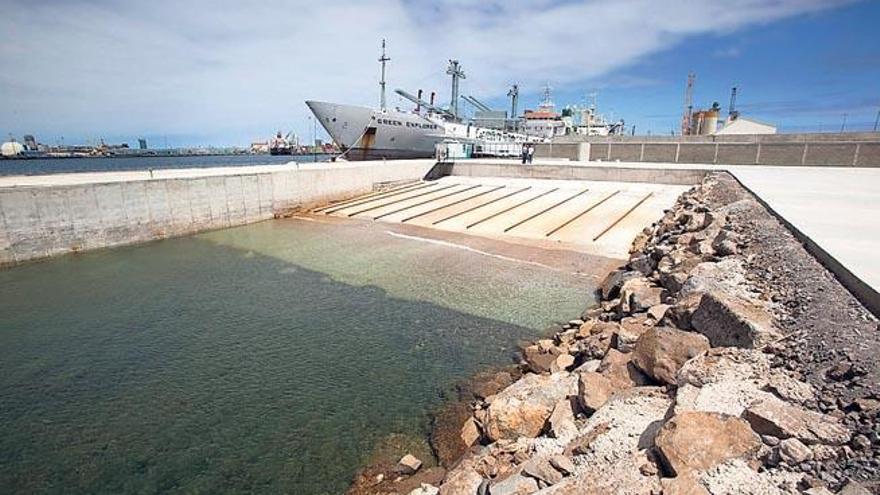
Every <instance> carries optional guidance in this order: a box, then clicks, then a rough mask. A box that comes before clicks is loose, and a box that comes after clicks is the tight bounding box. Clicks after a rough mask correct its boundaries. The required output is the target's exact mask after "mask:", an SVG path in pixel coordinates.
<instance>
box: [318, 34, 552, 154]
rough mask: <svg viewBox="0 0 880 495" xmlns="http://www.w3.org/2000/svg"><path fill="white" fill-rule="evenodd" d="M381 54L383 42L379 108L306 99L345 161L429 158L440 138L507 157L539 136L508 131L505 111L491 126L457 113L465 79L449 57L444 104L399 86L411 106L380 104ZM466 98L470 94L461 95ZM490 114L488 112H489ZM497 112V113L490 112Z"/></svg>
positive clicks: (383, 94) (381, 98) (459, 68)
mask: <svg viewBox="0 0 880 495" xmlns="http://www.w3.org/2000/svg"><path fill="white" fill-rule="evenodd" d="M389 60H390V59H389V58H388V57H387V56H386V55H385V43H384V41H383V42H382V56H381V57H380V58H379V62H380V63H381V64H382V77H381V80H380V82H379V85H380V88H381V97H380V105H379V108H377V109H376V108H369V107H364V106H356V105H346V104H341V103H330V102H324V101H315V100H309V101H306V105H307V106H308V107H309V109H310V110H311V111H312V113H313V114H314V115H315V118H316V120H317V121H318V122H320V123H321V126H322V127H323V128H324V129H325V130H326V131H327V133H328V134H329V135H330V137H331V138H332V139H333V141H334V142H335V143H336V145H337V146H339V148H340V149H341V150H342V155H341V157H342V158H344V159H347V160H376V159H405V158H429V157H433V156H434V155H435V150H436V145H437V144H438V143H442V142H457V143H471V144H473V145H474V147H475V149H478V150H480V152H481V153H482V154H484V155H492V154H498V155H503V156H510V155H511V154H516V152H517V151H516V150H517V149H518V148H519V147H521V145H522V143H525V142H536V141H540V140H542V139H541V138H540V137H536V136H529V135H527V134H524V133H519V132H513V131H511V130H510V129H509V128H508V127H509V126H508V125H507V123H508V120H507V118H506V114H505V113H504V112H500V113H501V114H503V116H501V117H497V116H496V118H495V119H494V124H495V125H493V126H491V127H489V126H481V125H477V124H475V123H474V122H473V121H468V120H466V119H463V118H461V116H460V112H459V108H458V100H459V94H458V89H459V81H460V80H461V79H464V78H465V75H464V71H463V70H462V69H461V65H460V64H459V62H458V61H457V60H450V61H449V67H448V69H447V74H450V75H451V76H452V99H451V102H450V105H449V107H448V108H441V107H440V106H438V105H435V104H434V97H433V93H432V96H431V99H430V101H425V100H423V99H422V97H421V96H422V95H421V91H419V94H418V96H414V95H412V94H410V93H407V92H406V91H404V90H402V89H397V90H395V92H396V93H397V94H398V95H400V96H401V97H403V98H406V99H407V100H409V101H411V102H412V103H413V104H414V105H415V109H414V110H412V111H403V110H400V109H390V108H388V107H387V105H386V103H385V63H386V62H388V61H389ZM463 99H464V100H465V101H472V99H470V98H467V97H463ZM489 113H492V112H489ZM494 113H498V112H494Z"/></svg>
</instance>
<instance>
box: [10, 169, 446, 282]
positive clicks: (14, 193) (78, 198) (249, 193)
mask: <svg viewBox="0 0 880 495" xmlns="http://www.w3.org/2000/svg"><path fill="white" fill-rule="evenodd" d="M433 165H434V162H433V160H407V161H405V162H387V163H386V162H358V163H333V164H330V163H322V164H303V165H296V164H291V165H285V166H280V167H271V170H267V167H253V168H252V170H253V172H249V170H248V169H249V168H248V167H239V168H236V169H234V172H232V173H230V170H232V169H222V168H218V169H200V170H198V171H192V174H191V176H187V174H186V172H188V171H174V175H175V176H174V177H166V178H155V179H152V180H151V179H149V178H148V177H147V178H144V175H143V174H144V173H143V172H134V173H107V174H90V178H91V177H94V179H90V181H89V182H87V183H78V182H79V180H78V178H77V177H76V176H77V175H79V174H63V175H58V176H43V177H38V178H33V177H30V178H22V179H21V181H22V182H26V183H28V184H31V185H28V186H8V185H7V186H6V187H0V266H2V265H8V264H14V263H19V262H23V261H28V260H33V259H39V258H45V257H48V256H55V255H59V254H64V253H69V252H77V251H84V250H89V249H97V248H103V247H110V246H119V245H124V244H133V243H138V242H146V241H151V240H156V239H163V238H166V237H172V236H179V235H185V234H192V233H195V232H200V231H204V230H211V229H218V228H225V227H231V226H235V225H243V224H247V223H252V222H258V221H260V220H266V219H269V218H273V217H274V216H275V215H276V214H277V213H282V212H284V211H286V210H290V209H292V208H295V207H298V206H307V205H311V204H318V203H323V202H327V201H329V200H332V199H339V198H344V197H348V196H354V195H357V194H362V193H365V192H369V191H370V190H372V189H373V187H374V186H375V185H377V184H381V183H385V182H394V181H401V180H415V179H421V178H422V177H423V176H424V175H425V174H426V173H427V172H428V171H429V170H430V169H431V167H432V166H433ZM162 172H163V171H156V175H157V176H161V175H162ZM181 172H183V173H181ZM40 179H42V182H43V184H42V185H35V184H39V183H40V182H41V181H40ZM14 181H15V178H4V180H3V183H4V184H8V183H10V182H14Z"/></svg>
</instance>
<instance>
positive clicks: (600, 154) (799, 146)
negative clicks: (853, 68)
mask: <svg viewBox="0 0 880 495" xmlns="http://www.w3.org/2000/svg"><path fill="white" fill-rule="evenodd" d="M581 144H589V146H590V147H589V152H588V153H587V155H588V156H589V159H590V161H603V162H606V161H621V162H655V163H658V162H662V163H705V164H719V165H795V166H804V165H805V166H827V167H880V142H877V143H873V142H833V141H817V142H794V141H789V142H759V143H737V142H714V143H713V142H678V143H676V142H648V141H645V142H631V141H611V140H608V141H605V142H591V143H581ZM574 145H575V143H560V144H556V143H554V144H553V146H552V147H551V146H549V145H546V144H545V145H541V146H540V147H539V148H537V150H536V154H537V156H538V157H539V158H545V157H546V158H562V159H569V160H574V159H576V158H574V157H573V156H575V155H576V153H572V152H571V150H572V149H575V148H573V146H574ZM538 150H541V153H540V154H538V153H537V151H538Z"/></svg>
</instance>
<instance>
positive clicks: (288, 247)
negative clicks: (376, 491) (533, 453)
mask: <svg viewBox="0 0 880 495" xmlns="http://www.w3.org/2000/svg"><path fill="white" fill-rule="evenodd" d="M334 231H335V232H334ZM328 236H330V237H335V239H336V242H330V240H328ZM354 237H358V238H359V240H356V239H355V238H354ZM354 237H351V238H350V237H349V235H348V234H347V233H345V229H342V230H339V229H329V228H328V227H326V226H321V227H318V226H315V227H313V228H305V227H303V226H302V223H294V222H266V223H262V224H257V225H251V226H246V227H241V228H237V229H231V230H227V231H222V232H214V233H210V234H204V235H201V236H196V237H191V238H183V239H174V240H169V241H163V242H159V243H154V244H150V245H145V246H139V247H132V248H121V249H116V250H108V251H101V252H96V253H88V254H84V255H80V256H68V257H64V258H61V259H57V260H54V261H49V262H44V263H36V264H31V265H27V266H22V267H18V268H15V269H10V270H4V271H0V362H2V363H3V373H2V375H0V486H2V487H3V491H8V492H42V493H95V492H105V493H134V492H138V493H140V492H156V491H185V492H202V493H206V492H220V491H224V492H244V491H259V492H287V493H299V494H323V493H328V494H329V493H339V492H340V491H343V490H344V488H345V487H346V486H347V482H348V480H349V479H350V477H351V475H352V473H353V471H354V470H355V469H356V468H357V467H358V465H359V464H360V463H361V462H363V460H364V459H365V458H366V457H367V456H368V455H369V453H370V451H371V449H372V447H373V445H375V444H376V442H377V441H378V440H379V439H381V438H382V437H384V436H386V435H388V434H389V433H403V434H408V435H421V434H424V432H425V428H426V427H427V413H428V411H429V410H430V408H431V407H433V406H434V405H436V404H437V401H438V394H439V392H440V391H442V390H443V389H444V388H446V387H448V386H449V385H450V384H451V383H452V382H453V381H455V380H456V379H459V378H462V377H464V376H466V375H469V374H471V373H472V372H473V371H475V370H476V369H479V368H481V367H485V366H489V365H493V364H499V363H505V362H507V361H508V360H509V358H510V355H511V353H512V351H513V348H514V345H515V342H516V341H517V340H518V339H520V338H526V337H529V336H534V335H535V334H536V333H537V332H536V329H538V328H540V327H541V326H542V325H543V324H544V323H546V322H547V321H550V320H552V319H554V318H565V317H568V316H570V314H571V310H572V308H576V309H580V308H581V305H582V304H583V294H584V292H583V291H584V288H583V287H582V285H583V283H584V282H583V279H582V278H578V277H568V278H567V277H565V276H561V275H560V274H559V273H557V272H550V271H546V270H545V271H542V270H539V269H537V268H535V267H529V266H527V265H513V264H510V263H508V264H507V265H505V266H504V269H502V270H498V268H499V267H498V266H493V263H501V261H500V260H496V261H489V260H486V259H485V257H483V258H480V259H477V258H478V256H477V255H472V254H470V255H469V254H465V253H462V252H451V251H450V250H449V249H448V248H440V247H437V246H433V247H431V246H425V245H421V244H419V243H413V242H409V243H403V241H401V243H400V244H398V243H396V242H389V241H388V240H387V239H377V238H373V237H378V236H375V235H374V236H371V235H367V236H366V237H364V236H363V235H362V234H358V235H357V236H354ZM356 241H357V242H356ZM382 244H385V245H386V247H387V249H384V250H381V252H372V251H371V249H369V248H371V247H374V246H375V245H382ZM322 246H323V247H322ZM444 250H445V251H447V253H446V254H444V253H443V251H444ZM422 255H426V256H429V258H428V261H430V263H428V264H429V265H430V266H421V264H418V263H416V260H417V259H418V258H419V257H420V256H422ZM469 258H470V259H469ZM438 302H439V303H442V304H438Z"/></svg>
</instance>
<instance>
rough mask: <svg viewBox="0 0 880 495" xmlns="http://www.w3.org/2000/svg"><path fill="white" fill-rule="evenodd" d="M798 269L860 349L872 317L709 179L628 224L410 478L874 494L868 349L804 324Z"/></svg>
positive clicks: (489, 491) (533, 488) (545, 487)
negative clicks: (453, 452)
mask: <svg viewBox="0 0 880 495" xmlns="http://www.w3.org/2000/svg"><path fill="white" fill-rule="evenodd" d="M756 226H760V227H761V228H762V230H761V231H756V230H755V228H756ZM768 242H769V243H773V244H774V245H766V243H768ZM768 253H769V254H768ZM784 253H787V256H788V258H787V260H788V261H786V262H787V263H789V265H788V267H789V269H788V270H787V271H786V268H785V267H784V266H781V265H779V264H778V263H781V262H779V261H774V258H773V257H774V256H781V254H784ZM801 258H803V259H804V260H806V259H808V260H809V261H803V260H801ZM794 259H797V260H801V261H796V262H795V261H792V260H794ZM771 262H774V263H777V264H776V265H775V266H774V265H772V263H771ZM790 263H802V266H800V268H799V269H798V270H792V269H790V268H791V266H792V265H791V264H790ZM810 263H812V264H810ZM814 265H815V266H814ZM768 270H769V271H770V272H773V273H778V272H779V271H780V270H782V272H783V276H779V275H777V276H775V277H770V276H767V275H766V274H767V271H768ZM785 273H787V274H788V275H787V277H788V278H786V275H784V274H785ZM812 276H816V277H820V278H822V280H824V282H823V283H826V284H828V288H827V290H828V293H827V294H826V296H829V297H830V296H833V297H834V298H837V299H835V300H834V301H833V302H834V304H838V305H840V304H843V305H845V306H844V307H841V308H836V310H837V311H839V312H842V313H845V314H847V315H849V316H848V318H841V319H839V320H838V326H837V328H836V331H838V332H840V331H848V330H846V329H848V328H855V329H856V330H858V328H857V327H858V326H859V325H861V330H858V331H857V332H856V334H858V335H860V337H861V339H863V340H865V341H868V342H870V343H871V346H873V347H872V348H873V349H874V350H875V352H876V349H877V340H878V339H877V335H878V333H877V323H876V320H873V319H872V317H871V316H870V315H869V314H867V312H865V311H864V310H861V309H859V308H860V307H856V306H857V303H855V305H853V304H854V303H853V301H852V300H850V299H846V297H845V295H844V294H848V293H845V291H844V292H843V293H841V292H839V286H838V285H835V284H836V281H834V279H833V278H832V277H830V276H828V274H827V273H826V272H824V270H823V269H822V268H821V266H819V265H818V264H816V263H815V261H814V260H812V258H809V256H808V255H807V253H806V252H805V251H803V248H802V247H801V246H800V245H798V244H797V243H796V242H795V241H794V239H793V238H792V237H791V236H790V235H788V234H787V231H785V230H784V229H783V228H782V226H781V225H780V224H779V223H778V222H776V220H775V219H773V218H772V217H771V216H770V215H769V214H768V213H767V211H766V210H765V209H764V208H763V207H762V206H761V205H760V204H759V203H757V202H756V201H755V200H754V198H752V197H751V196H750V195H749V194H748V193H747V192H745V191H744V190H742V188H741V187H740V186H739V185H738V184H737V183H736V182H735V181H733V180H732V178H730V177H729V176H727V175H726V174H718V175H712V176H710V177H708V178H707V179H706V181H705V182H704V183H703V184H702V185H700V186H698V187H696V188H694V189H692V190H691V191H689V192H688V193H686V194H684V195H683V196H682V197H681V198H680V199H679V201H678V202H677V204H676V205H675V207H674V208H673V209H671V210H670V211H668V212H667V213H666V215H665V216H664V217H663V219H662V220H660V221H659V222H657V223H655V224H654V225H653V226H652V227H651V228H649V229H646V231H645V232H644V233H643V235H641V236H640V237H639V238H638V239H636V241H635V242H634V244H633V247H632V251H631V257H630V260H629V262H628V263H627V264H626V266H624V267H623V268H621V269H620V270H618V271H615V272H613V273H612V274H610V275H609V277H608V278H607V279H606V280H605V281H604V283H603V284H602V285H601V289H600V292H601V294H600V296H601V304H600V306H599V307H598V308H595V309H591V310H588V311H587V312H585V314H584V315H582V316H581V318H580V319H577V320H573V321H571V322H570V323H568V324H567V325H562V326H560V328H558V329H557V330H556V331H555V333H554V334H553V335H552V338H547V339H542V340H539V341H537V342H534V343H532V344H531V345H528V346H526V347H524V349H523V359H522V362H521V367H522V369H523V375H522V376H521V377H520V378H518V379H517V380H516V381H514V382H513V383H512V384H510V385H509V386H507V387H506V388H503V389H501V390H500V391H498V392H497V393H494V394H492V395H489V396H486V397H484V398H477V399H475V400H473V401H472V403H471V404H470V414H468V415H467V417H466V418H465V419H464V422H463V424H462V425H461V435H460V441H461V444H462V445H461V447H462V448H463V449H466V451H465V453H464V454H463V455H462V456H461V457H460V458H459V460H458V461H457V462H454V463H450V465H449V466H447V467H448V468H449V469H448V471H447V472H446V473H445V475H444V477H443V479H442V480H441V481H440V482H439V483H436V482H435V483H434V484H433V485H421V486H419V488H418V490H419V491H414V492H413V493H439V494H440V495H514V494H518V495H525V494H532V493H539V494H547V495H549V494H556V495H562V494H575V493H577V494H609V493H626V494H659V493H665V494H734V493H737V494H739V493H751V494H775V493H810V494H823V493H835V492H837V493H844V494H857V493H858V494H861V493H872V492H873V493H876V492H877V487H878V485H877V476H878V475H877V469H876V467H877V466H878V463H877V453H878V431H877V411H878V407H877V406H878V399H880V396H878V395H877V387H876V382H875V381H871V380H869V381H866V380H865V377H869V378H870V377H874V376H876V375H875V373H876V366H877V365H876V363H870V362H868V360H866V359H862V357H863V354H864V353H861V351H860V349H862V347H864V346H862V347H859V345H857V343H853V342H850V344H853V345H851V346H849V347H847V348H844V349H823V348H821V346H820V345H819V342H823V340H822V339H815V338H814V339H812V340H811V339H810V338H807V337H806V335H807V334H809V333H810V332H808V331H807V330H808V328H805V327H804V325H807V323H806V321H805V318H806V319H807V320H809V319H810V317H809V312H808V311H800V312H797V311H792V308H793V307H795V306H793V305H791V304H789V300H788V299H787V298H790V296H791V294H793V293H794V294H798V295H799V297H801V298H803V297H805V291H806V289H805V288H804V287H797V286H798V284H799V283H802V282H803V281H801V282H799V281H798V277H812ZM850 317H851V318H850ZM810 321H813V324H812V325H809V330H812V331H813V332H823V331H825V328H824V327H823V326H822V325H821V324H818V323H816V321H815V319H813V320H810ZM841 321H842V323H841ZM853 322H860V323H858V324H856V323H853ZM847 325H849V326H847ZM841 328H843V330H841ZM854 335H855V334H854ZM825 342H826V343H827V341H825ZM837 343H838V344H839V342H837ZM854 349H855V350H854ZM856 351H858V352H856ZM794 355H798V356H799V358H797V359H795V358H793V357H792V356H794ZM864 355H868V354H864ZM828 356H831V357H828ZM387 488H389V489H391V491H390V492H389V493H392V492H393V488H392V487H387ZM435 490H436V491H435ZM402 493H407V492H402Z"/></svg>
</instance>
